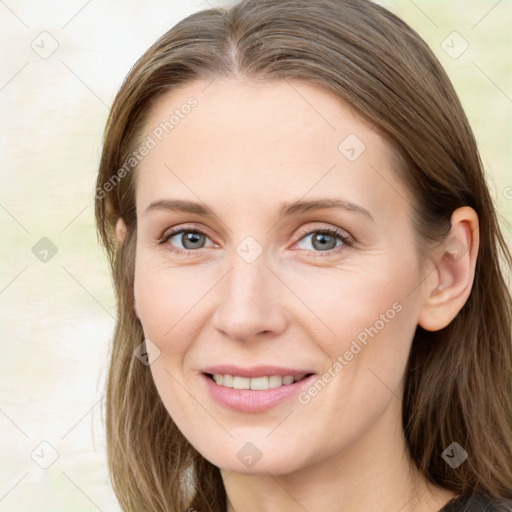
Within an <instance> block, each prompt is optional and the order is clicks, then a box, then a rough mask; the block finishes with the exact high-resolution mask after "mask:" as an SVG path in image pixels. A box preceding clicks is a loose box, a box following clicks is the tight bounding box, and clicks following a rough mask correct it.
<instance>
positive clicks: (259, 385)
mask: <svg viewBox="0 0 512 512" xmlns="http://www.w3.org/2000/svg"><path fill="white" fill-rule="evenodd" d="M305 376H306V374H303V375H297V376H295V377H294V376H293V375H286V376H284V377H281V375H270V376H268V377H254V378H252V379H249V378H247V377H240V376H238V375H223V374H221V373H215V374H214V375H213V380H214V381H215V382H216V383H217V384H219V385H220V386H225V387H227V388H233V389H254V390H260V391H261V390H265V389H272V388H278V387H280V386H288V385H290V384H293V383H294V382H298V381H300V380H302V379H303V378H304V377H305Z"/></svg>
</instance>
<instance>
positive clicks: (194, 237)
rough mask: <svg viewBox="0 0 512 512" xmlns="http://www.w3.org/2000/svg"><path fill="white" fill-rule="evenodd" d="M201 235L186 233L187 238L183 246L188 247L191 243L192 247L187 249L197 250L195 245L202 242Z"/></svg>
mask: <svg viewBox="0 0 512 512" xmlns="http://www.w3.org/2000/svg"><path fill="white" fill-rule="evenodd" d="M201 237H202V235H201V233H190V232H189V233H185V238H184V240H183V246H184V247H187V243H191V244H192V247H187V248H189V249H190V248H192V249H197V247H195V245H194V244H197V243H198V242H199V241H200V240H201Z"/></svg>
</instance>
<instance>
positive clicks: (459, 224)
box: [418, 206, 479, 331]
mask: <svg viewBox="0 0 512 512" xmlns="http://www.w3.org/2000/svg"><path fill="white" fill-rule="evenodd" d="M478 246H479V229H478V215H477V213H476V212H475V210H473V208H470V207H469V206H464V207H462V208H458V209H457V210H455V211H454V212H453V214H452V217H451V230H450V233H449V235H448V238H447V240H446V242H445V244H444V245H443V248H442V250H441V251H440V253H439V255H438V256H437V259H436V261H435V262H434V263H435V268H434V270H433V271H432V272H431V274H430V275H429V276H428V278H427V279H426V280H425V283H426V286H425V287H424V297H423V304H422V308H421V310H420V314H419V317H418V324H419V325H420V326H421V327H423V328H424V329H426V330H427V331H438V330H440V329H443V328H444V327H446V326H447V325H448V324H449V323H450V322H451V321H452V320H453V319H454V318H455V317H456V316H457V314H458V313H459V311H460V310H461V309H462V307H463V306H464V304H465V303H466V301H467V299H468V297H469V295H470V293H471V288H472V286H473V281H474V277H475V267H476V260H477V255H478Z"/></svg>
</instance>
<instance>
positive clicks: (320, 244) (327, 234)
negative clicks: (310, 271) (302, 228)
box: [300, 228, 352, 256]
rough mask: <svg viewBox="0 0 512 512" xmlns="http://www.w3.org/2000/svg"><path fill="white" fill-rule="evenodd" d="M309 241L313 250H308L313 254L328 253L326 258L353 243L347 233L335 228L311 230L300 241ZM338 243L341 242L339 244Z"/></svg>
mask: <svg viewBox="0 0 512 512" xmlns="http://www.w3.org/2000/svg"><path fill="white" fill-rule="evenodd" d="M308 239H309V243H310V246H311V247H313V250H311V249H306V250H308V251H309V252H312V253H327V254H326V256H329V255H331V254H333V253H337V252H339V251H340V250H342V249H343V248H344V246H350V245H351V242H352V241H351V239H350V237H349V236H348V235H347V234H346V233H344V232H343V231H340V230H338V229H335V228H323V229H315V230H310V231H308V232H307V234H306V236H303V237H302V238H301V239H300V241H304V240H308ZM338 241H339V242H340V243H339V244H338ZM314 255H315V256H316V255H318V256H322V254H314Z"/></svg>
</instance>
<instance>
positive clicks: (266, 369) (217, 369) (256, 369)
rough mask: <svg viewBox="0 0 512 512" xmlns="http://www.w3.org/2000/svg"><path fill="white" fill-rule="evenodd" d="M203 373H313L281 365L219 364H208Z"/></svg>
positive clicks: (257, 374) (266, 375)
mask: <svg viewBox="0 0 512 512" xmlns="http://www.w3.org/2000/svg"><path fill="white" fill-rule="evenodd" d="M203 372H204V373H210V374H212V375H213V374H215V373H221V374H222V375H238V376H240V377H246V378H255V377H269V376H271V375H280V376H282V377H285V376H286V375H292V376H293V377H297V376H299V375H307V374H309V373H314V372H312V371H311V370H308V369H297V368H284V367H282V366H263V365H260V366H252V367H251V368H242V367H241V366H233V365H219V366H209V367H208V368H204V369H203Z"/></svg>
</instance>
